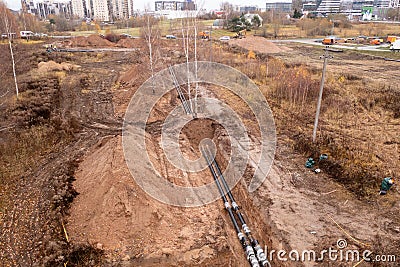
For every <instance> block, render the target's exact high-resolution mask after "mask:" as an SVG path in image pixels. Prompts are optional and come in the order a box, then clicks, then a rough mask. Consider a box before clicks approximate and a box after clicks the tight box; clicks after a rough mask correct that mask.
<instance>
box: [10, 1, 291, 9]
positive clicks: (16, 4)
mask: <svg viewBox="0 0 400 267" xmlns="http://www.w3.org/2000/svg"><path fill="white" fill-rule="evenodd" d="M3 1H4V2H5V3H6V4H7V6H8V7H9V8H11V9H13V10H19V9H20V8H21V1H20V0H3ZM36 1H37V0H36ZM59 1H63V0H59ZM180 1H182V0H180ZM222 2H225V1H221V0H197V1H196V3H197V5H198V8H205V9H207V10H211V9H218V8H219V6H220V4H221V3H222ZM227 2H229V3H231V4H233V5H243V0H227ZM266 2H277V1H274V0H248V1H246V5H257V6H258V7H265V3H266ZM282 2H291V0H283V1H282ZM133 3H134V5H135V9H141V10H143V9H144V8H145V6H148V5H150V8H151V9H154V0H153V1H149V0H134V1H133Z"/></svg>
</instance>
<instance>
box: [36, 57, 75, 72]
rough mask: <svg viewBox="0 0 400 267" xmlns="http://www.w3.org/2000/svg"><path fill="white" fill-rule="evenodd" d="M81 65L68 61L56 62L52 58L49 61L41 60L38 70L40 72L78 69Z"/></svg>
mask: <svg viewBox="0 0 400 267" xmlns="http://www.w3.org/2000/svg"><path fill="white" fill-rule="evenodd" d="M80 67H81V66H79V65H74V64H70V63H66V62H62V63H60V64H59V63H56V62H54V61H53V60H50V61H48V62H39V64H38V71H39V72H49V71H62V70H66V71H70V70H76V69H78V68H80Z"/></svg>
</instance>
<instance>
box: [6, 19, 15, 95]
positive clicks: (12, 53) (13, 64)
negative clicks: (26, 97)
mask: <svg viewBox="0 0 400 267" xmlns="http://www.w3.org/2000/svg"><path fill="white" fill-rule="evenodd" d="M4 23H5V25H6V30H7V35H8V36H7V37H8V44H9V46H10V54H11V61H12V67H13V75H14V83H15V92H16V94H17V99H18V83H17V74H16V72H15V61H14V52H13V49H12V45H11V38H12V35H11V30H10V28H11V27H10V25H9V22H8V18H7V16H5V17H4Z"/></svg>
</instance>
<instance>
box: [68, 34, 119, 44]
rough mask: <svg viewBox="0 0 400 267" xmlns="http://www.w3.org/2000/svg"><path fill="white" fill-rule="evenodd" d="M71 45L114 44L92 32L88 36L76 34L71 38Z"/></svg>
mask: <svg viewBox="0 0 400 267" xmlns="http://www.w3.org/2000/svg"><path fill="white" fill-rule="evenodd" d="M71 42H72V46H79V47H86V46H90V47H110V46H114V45H115V44H114V43H112V42H110V41H108V40H106V39H103V38H101V37H100V36H98V35H95V34H92V35H90V36H88V37H83V36H78V37H75V38H73V39H72V40H71Z"/></svg>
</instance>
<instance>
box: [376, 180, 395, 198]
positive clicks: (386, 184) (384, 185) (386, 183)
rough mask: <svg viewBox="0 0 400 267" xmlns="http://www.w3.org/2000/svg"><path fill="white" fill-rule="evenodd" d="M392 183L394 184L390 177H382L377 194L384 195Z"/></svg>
mask: <svg viewBox="0 0 400 267" xmlns="http://www.w3.org/2000/svg"><path fill="white" fill-rule="evenodd" d="M393 184H394V181H393V179H392V177H385V178H383V180H382V183H381V191H380V192H379V194H381V195H386V193H387V191H389V189H390V188H391V187H392V185H393Z"/></svg>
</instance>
